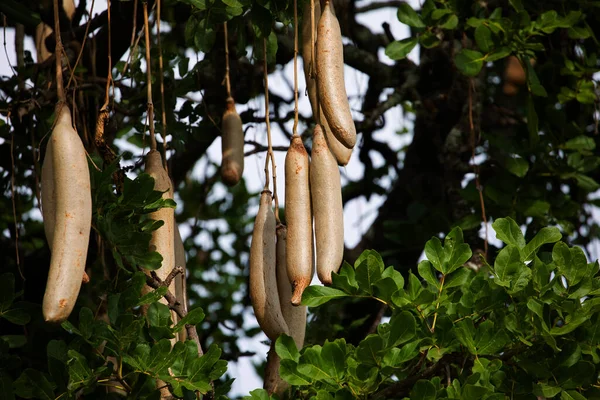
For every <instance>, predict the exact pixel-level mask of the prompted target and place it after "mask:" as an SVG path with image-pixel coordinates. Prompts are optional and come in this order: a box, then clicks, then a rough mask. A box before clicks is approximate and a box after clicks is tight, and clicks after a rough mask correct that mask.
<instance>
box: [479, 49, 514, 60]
mask: <svg viewBox="0 0 600 400" xmlns="http://www.w3.org/2000/svg"><path fill="white" fill-rule="evenodd" d="M511 53H512V49H511V48H510V47H507V46H504V47H500V48H497V49H495V50H494V51H492V52H491V53H489V54H486V56H485V61H488V62H493V61H498V60H501V59H503V58H505V57H508V56H509V55H511Z"/></svg>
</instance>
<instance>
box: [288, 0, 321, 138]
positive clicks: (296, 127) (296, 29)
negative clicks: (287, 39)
mask: <svg viewBox="0 0 600 400" xmlns="http://www.w3.org/2000/svg"><path fill="white" fill-rule="evenodd" d="M297 3H298V0H294V127H293V128H292V134H293V135H296V134H297V132H298V4H297ZM311 18H312V16H311ZM311 35H312V34H311ZM313 60H314V54H313ZM313 63H314V62H313ZM317 110H318V109H317Z"/></svg>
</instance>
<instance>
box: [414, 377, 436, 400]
mask: <svg viewBox="0 0 600 400" xmlns="http://www.w3.org/2000/svg"><path fill="white" fill-rule="evenodd" d="M410 398H411V399H419V400H435V398H436V390H435V386H433V383H431V382H429V381H426V380H424V379H421V380H419V381H417V383H415V385H414V386H413V388H412V389H411V391H410Z"/></svg>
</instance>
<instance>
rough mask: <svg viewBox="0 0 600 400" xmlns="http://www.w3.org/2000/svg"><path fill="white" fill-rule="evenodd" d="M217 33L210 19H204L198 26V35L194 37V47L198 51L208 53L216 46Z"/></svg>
mask: <svg viewBox="0 0 600 400" xmlns="http://www.w3.org/2000/svg"><path fill="white" fill-rule="evenodd" d="M216 38H217V33H216V32H215V30H214V29H213V26H212V24H211V23H209V21H208V18H205V19H202V20H200V21H199V22H198V25H196V33H195V35H194V45H195V46H196V49H197V50H198V51H201V52H203V53H208V52H209V51H210V50H211V49H212V48H213V46H214V44H215V39H216Z"/></svg>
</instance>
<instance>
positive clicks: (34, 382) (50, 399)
mask: <svg viewBox="0 0 600 400" xmlns="http://www.w3.org/2000/svg"><path fill="white" fill-rule="evenodd" d="M14 388H15V390H14V393H15V394H16V395H17V396H20V397H23V398H26V399H43V400H54V398H55V396H54V386H53V385H52V384H51V383H50V382H49V381H48V378H47V376H46V374H44V373H42V372H40V371H37V370H35V369H32V368H27V369H26V370H25V371H23V373H22V374H21V376H19V378H17V380H16V381H15V382H14Z"/></svg>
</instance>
